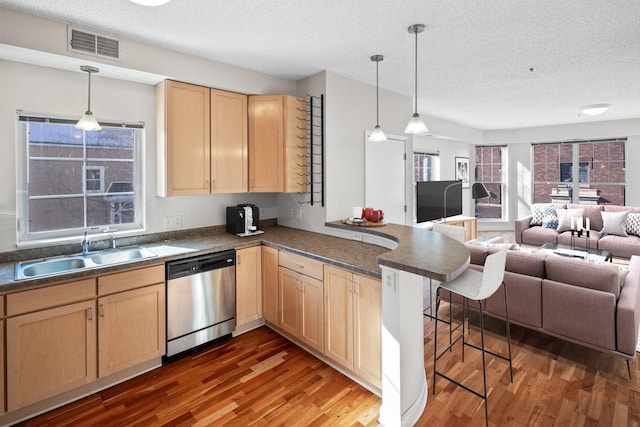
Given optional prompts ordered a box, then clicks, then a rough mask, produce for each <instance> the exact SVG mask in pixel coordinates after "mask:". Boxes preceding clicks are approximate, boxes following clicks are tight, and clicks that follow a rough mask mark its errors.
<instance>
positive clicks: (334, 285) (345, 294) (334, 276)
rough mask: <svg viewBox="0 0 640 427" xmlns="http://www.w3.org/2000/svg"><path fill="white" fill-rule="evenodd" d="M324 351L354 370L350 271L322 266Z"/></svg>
mask: <svg viewBox="0 0 640 427" xmlns="http://www.w3.org/2000/svg"><path fill="white" fill-rule="evenodd" d="M324 298H325V304H324V317H325V322H324V328H325V331H324V335H325V339H324V354H325V355H326V356H327V357H329V358H331V359H332V360H333V361H335V362H337V363H339V364H340V365H342V366H344V367H345V368H347V369H349V370H352V369H353V274H352V273H350V272H348V271H346V270H343V269H341V268H336V267H333V266H329V265H325V266H324Z"/></svg>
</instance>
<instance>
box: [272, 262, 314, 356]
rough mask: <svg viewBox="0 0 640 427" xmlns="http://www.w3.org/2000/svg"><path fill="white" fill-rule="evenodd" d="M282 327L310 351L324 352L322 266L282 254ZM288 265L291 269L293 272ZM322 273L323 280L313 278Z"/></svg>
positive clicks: (280, 282)
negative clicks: (314, 275) (311, 349)
mask: <svg viewBox="0 0 640 427" xmlns="http://www.w3.org/2000/svg"><path fill="white" fill-rule="evenodd" d="M279 263H280V268H279V279H278V284H279V297H280V303H279V311H280V322H279V323H280V324H279V327H280V328H281V329H282V330H283V331H285V332H287V333H289V334H291V335H292V336H293V337H295V338H297V339H299V340H300V341H301V342H302V343H304V344H306V345H308V346H309V347H311V348H313V349H315V350H318V351H320V352H322V351H323V348H324V333H323V329H324V328H323V320H324V319H323V304H324V285H323V283H322V264H321V263H318V262H317V261H312V260H310V259H308V258H306V257H302V256H299V255H294V254H290V253H288V252H282V251H281V252H280V254H279ZM287 265H289V266H292V267H293V268H294V269H290V268H288V267H287ZM318 268H319V269H320V278H317V277H313V276H311V275H307V274H303V273H302V272H301V271H304V272H305V273H312V274H314V273H315V272H316V271H317V270H318Z"/></svg>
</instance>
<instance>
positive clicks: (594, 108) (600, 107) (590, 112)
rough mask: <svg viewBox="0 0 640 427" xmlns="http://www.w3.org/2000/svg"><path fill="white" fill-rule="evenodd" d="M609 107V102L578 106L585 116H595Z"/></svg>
mask: <svg viewBox="0 0 640 427" xmlns="http://www.w3.org/2000/svg"><path fill="white" fill-rule="evenodd" d="M608 109H609V104H592V105H585V106H582V107H580V111H582V113H583V114H586V115H587V116H597V115H598V114H602V113H604V112H605V111H607V110H608Z"/></svg>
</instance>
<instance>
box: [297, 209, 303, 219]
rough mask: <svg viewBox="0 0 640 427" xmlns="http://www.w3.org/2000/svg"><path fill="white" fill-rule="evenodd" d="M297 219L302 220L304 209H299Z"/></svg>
mask: <svg viewBox="0 0 640 427" xmlns="http://www.w3.org/2000/svg"><path fill="white" fill-rule="evenodd" d="M296 218H298V219H302V209H301V208H298V210H297V211H296Z"/></svg>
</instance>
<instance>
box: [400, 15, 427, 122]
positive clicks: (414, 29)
mask: <svg viewBox="0 0 640 427" xmlns="http://www.w3.org/2000/svg"><path fill="white" fill-rule="evenodd" d="M407 31H409V34H415V35H416V80H415V90H416V92H415V96H414V102H415V110H414V112H413V116H411V120H409V124H407V127H406V128H405V130H404V133H412V134H414V135H423V134H425V133H427V131H428V130H429V129H428V128H427V125H426V124H425V123H424V121H423V120H422V119H421V118H420V114H418V34H420V33H421V32H423V31H424V24H415V25H412V26H410V27H409V28H408V29H407Z"/></svg>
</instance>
